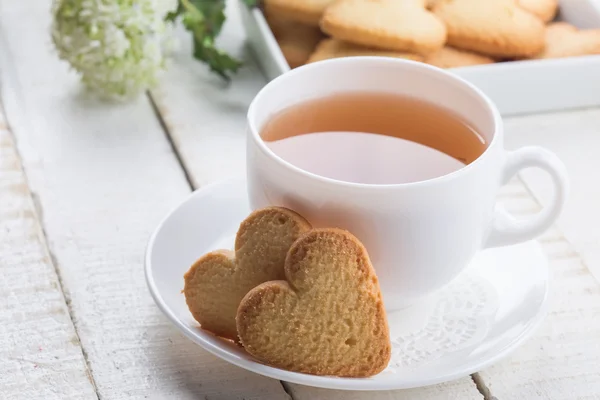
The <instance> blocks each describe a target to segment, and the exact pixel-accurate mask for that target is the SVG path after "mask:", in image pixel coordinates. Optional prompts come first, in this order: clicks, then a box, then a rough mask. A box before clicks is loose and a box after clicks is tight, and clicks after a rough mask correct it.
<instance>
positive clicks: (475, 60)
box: [425, 46, 494, 68]
mask: <svg viewBox="0 0 600 400" xmlns="http://www.w3.org/2000/svg"><path fill="white" fill-rule="evenodd" d="M425 62H426V63H427V64H431V65H435V66H436V67H439V68H457V67H467V66H471V65H482V64H492V63H493V62H494V59H493V58H490V57H488V56H482V55H481V54H477V53H473V52H471V51H466V50H459V49H455V48H453V47H449V46H446V47H444V48H443V49H441V50H440V51H437V52H435V53H433V54H431V55H430V56H428V57H427V58H426V59H425Z"/></svg>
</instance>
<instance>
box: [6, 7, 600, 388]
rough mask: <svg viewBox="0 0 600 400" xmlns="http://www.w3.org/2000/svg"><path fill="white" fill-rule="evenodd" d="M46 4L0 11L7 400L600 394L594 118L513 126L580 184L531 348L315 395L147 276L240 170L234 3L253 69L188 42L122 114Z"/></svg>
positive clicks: (529, 203)
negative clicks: (218, 336)
mask: <svg viewBox="0 0 600 400" xmlns="http://www.w3.org/2000/svg"><path fill="white" fill-rule="evenodd" d="M49 6H50V1H49V0H38V1H35V2H34V1H33V0H29V1H25V0H23V1H17V0H0V74H1V75H0V88H1V92H0V93H1V97H0V104H1V107H0V399H27V400H34V399H44V400H49V399H66V400H68V399H102V400H104V399H107V400H112V399H211V400H213V399H290V398H292V399H297V400H304V399H344V400H346V399H361V400H362V399H365V400H367V399H369V400H371V399H373V400H383V399H398V400H400V399H402V400H405V399H415V400H447V399H460V400H469V399H483V398H485V399H492V398H497V399H498V400H508V399H516V400H533V399H544V400H548V399H568V400H572V399H600V286H599V283H598V280H597V279H598V278H600V207H598V204H600V189H599V187H598V184H597V182H598V179H597V175H598V170H599V168H600V158H599V157H598V156H597V154H598V152H599V151H600V109H591V110H583V111H573V112H565V113H556V114H551V115H536V116H527V117H520V118H511V119H509V120H507V130H508V132H507V136H508V138H507V142H508V147H509V148H510V147H516V146H520V145H524V144H541V145H545V146H547V147H549V148H551V149H553V150H554V151H555V152H557V153H558V154H559V156H561V157H562V158H563V160H564V161H565V162H566V164H567V166H568V168H569V170H570V172H571V178H572V196H571V199H570V202H569V205H568V207H567V210H566V211H565V213H564V215H563V216H562V218H561V220H560V221H559V223H558V227H556V228H553V229H552V230H551V231H550V232H548V233H547V234H546V235H545V236H544V237H543V238H542V242H543V245H544V248H545V250H546V252H547V254H548V256H549V257H550V259H551V268H552V269H553V272H554V277H555V281H554V285H553V303H552V306H551V307H552V309H551V312H550V314H549V316H548V317H547V318H546V320H545V322H544V324H543V326H542V328H541V329H540V330H539V331H538V332H537V334H536V335H535V337H534V338H533V339H531V340H529V341H528V343H526V344H525V345H524V346H522V347H521V348H519V349H518V350H517V351H516V352H515V353H513V354H512V355H511V356H510V357H509V358H508V359H506V360H504V361H502V362H499V363H498V364H497V365H495V366H493V367H491V368H488V369H486V370H484V371H481V372H479V373H477V374H474V375H473V376H472V377H466V378H464V379H461V380H458V381H455V382H451V383H447V384H441V385H436V386H432V387H428V388H422V389H415V390H407V391H393V392H380V393H360V392H338V391H330V390H320V389H313V388H309V387H303V386H299V385H293V384H288V383H285V382H279V381H276V380H272V379H268V378H265V377H261V376H258V375H255V374H252V373H250V372H247V371H245V370H242V369H240V368H237V367H234V366H232V365H229V364H227V363H225V362H223V361H221V360H219V359H217V358H215V357H213V356H211V355H210V354H209V353H207V352H206V351H204V350H202V349H201V348H199V347H198V346H196V345H194V344H192V343H191V342H190V341H188V340H187V339H185V338H184V337H183V336H182V335H181V334H179V333H178V332H177V331H176V330H175V328H173V327H172V326H171V325H170V324H169V323H168V322H167V321H166V319H165V318H164V317H163V316H162V315H161V314H160V312H159V310H158V308H157V307H155V306H154V304H153V302H152V299H151V298H150V295H149V294H148V292H147V290H146V287H145V283H144V277H143V270H142V261H143V252H144V247H145V244H146V240H147V239H148V236H149V234H150V232H151V230H152V229H153V228H154V226H155V225H156V224H157V222H158V221H159V219H160V218H161V217H163V215H164V214H165V213H166V212H167V211H168V210H170V209H171V208H172V207H174V206H175V205H176V204H178V203H179V202H180V201H182V200H183V199H184V198H185V197H186V196H188V195H189V194H190V192H191V191H192V190H193V189H196V188H198V187H201V186H203V185H205V184H206V183H208V182H211V181H215V180H218V179H222V178H225V177H228V176H231V175H237V174H240V173H241V172H242V171H243V166H244V135H245V131H244V124H245V122H244V115H245V111H246V108H247V107H248V104H249V103H250V101H251V99H252V97H253V96H254V95H255V94H256V92H257V91H258V90H259V89H260V87H261V86H262V85H263V84H264V83H265V81H264V78H262V76H261V75H260V73H259V72H258V70H257V69H256V67H255V66H254V64H253V63H252V60H251V59H250V58H249V57H248V56H247V54H246V50H245V49H244V47H243V45H242V43H243V34H242V31H241V28H240V25H239V20H238V19H237V16H236V15H235V13H234V11H235V10H233V9H232V10H230V13H231V16H230V20H229V22H228V26H227V29H226V30H225V32H224V35H223V44H224V46H225V47H226V48H227V49H229V50H231V51H232V52H234V53H236V54H239V55H240V56H241V57H243V58H244V59H246V60H247V66H246V67H245V68H244V69H243V70H242V71H241V72H240V73H239V75H238V76H237V77H236V78H235V80H234V82H233V84H232V85H231V86H229V87H225V86H223V85H222V84H221V83H220V82H219V81H218V80H217V79H216V78H214V77H213V76H211V75H210V74H209V73H208V72H207V71H206V69H205V68H204V66H202V65H200V64H198V63H197V62H196V61H194V60H192V59H191V56H190V51H189V47H188V45H189V41H188V40H187V36H186V35H181V37H182V41H183V43H182V46H181V49H180V51H179V52H178V53H177V54H176V55H175V59H174V61H173V63H172V65H171V68H170V70H169V71H168V73H167V74H166V75H165V77H164V79H163V80H162V83H161V85H160V86H159V88H157V89H156V90H154V91H152V92H151V93H148V94H147V95H146V96H142V97H141V98H140V99H138V100H137V101H134V102H132V103H127V104H118V105H115V104H107V103H102V102H99V101H97V100H95V99H94V98H93V97H90V96H88V95H87V94H86V93H85V92H84V91H82V88H81V86H80V84H79V82H78V77H77V76H76V75H75V74H73V73H72V72H70V71H69V70H68V67H67V65H65V64H64V63H62V62H60V61H59V60H57V58H56V56H55V53H54V50H53V47H52V45H51V42H50V38H49V34H48V29H49V23H50V20H49V18H50V17H49V12H48V10H49ZM549 187H550V185H549V183H548V182H547V181H546V180H545V179H544V177H543V175H539V174H537V173H535V172H531V173H529V171H527V172H526V173H525V174H524V175H523V176H522V177H521V178H520V179H517V180H515V181H514V182H512V183H511V184H510V185H509V186H507V187H506V188H505V190H504V191H503V193H502V195H501V200H503V201H504V202H505V204H506V206H507V207H508V208H509V209H511V210H512V211H513V212H515V213H517V214H523V215H525V214H530V213H533V212H536V210H538V209H539V203H538V201H540V202H542V203H543V202H544V199H547V198H548V196H549V193H548V190H549ZM538 199H539V200H538ZM594 276H595V277H596V278H594Z"/></svg>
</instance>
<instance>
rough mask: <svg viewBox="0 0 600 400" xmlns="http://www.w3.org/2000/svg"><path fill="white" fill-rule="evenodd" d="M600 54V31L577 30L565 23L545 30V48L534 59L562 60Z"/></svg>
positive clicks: (552, 25) (558, 23)
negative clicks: (563, 58)
mask: <svg viewBox="0 0 600 400" xmlns="http://www.w3.org/2000/svg"><path fill="white" fill-rule="evenodd" d="M593 54H600V29H585V30H579V29H577V28H576V27H574V26H573V25H570V24H567V23H566V22H556V23H553V24H550V25H548V28H547V29H546V48H545V49H544V51H543V52H542V53H540V54H538V55H537V56H536V58H562V57H577V56H585V55H593Z"/></svg>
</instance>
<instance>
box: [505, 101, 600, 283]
mask: <svg viewBox="0 0 600 400" xmlns="http://www.w3.org/2000/svg"><path fill="white" fill-rule="evenodd" d="M598 95H599V96H600V94H598ZM506 145H507V147H508V148H516V147H520V146H526V145H543V146H545V147H547V148H549V149H550V150H552V151H554V152H555V153H556V154H557V155H558V156H559V157H560V158H561V159H562V160H563V162H564V163H565V165H566V166H567V169H568V171H569V175H570V179H571V194H570V196H569V200H568V202H567V205H566V209H565V211H564V213H563V214H562V216H561V218H560V219H559V221H558V226H559V227H560V229H561V230H562V231H563V232H564V234H565V237H566V238H567V239H568V240H569V241H570V242H571V243H572V244H573V246H574V247H575V250H576V251H577V252H578V253H580V254H581V256H582V258H583V260H584V262H585V264H586V265H587V267H588V268H589V269H590V271H591V272H592V273H593V274H594V276H595V277H596V279H598V281H600V207H599V206H598V205H599V204H600V185H599V184H598V174H599V170H600V158H599V156H598V151H599V149H600V109H589V110H581V111H576V112H569V113H557V114H545V115H532V116H527V117H519V118H513V119H510V120H509V121H507V124H506ZM523 179H524V180H525V182H526V183H527V185H528V187H529V188H530V189H531V191H532V193H533V194H534V195H535V196H536V198H537V199H538V200H539V201H540V202H541V203H542V204H544V203H545V202H547V201H548V200H549V199H550V198H551V195H552V184H551V183H550V180H549V179H548V177H547V176H546V175H545V174H544V173H543V172H541V171H538V170H527V171H524V172H523Z"/></svg>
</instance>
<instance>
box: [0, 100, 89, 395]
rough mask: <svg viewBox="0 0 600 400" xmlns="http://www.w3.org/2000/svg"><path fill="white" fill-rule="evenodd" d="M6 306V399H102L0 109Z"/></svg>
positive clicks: (1, 328)
mask: <svg viewBox="0 0 600 400" xmlns="http://www.w3.org/2000/svg"><path fill="white" fill-rule="evenodd" d="M0 298H1V299H2V301H0V321H2V323H1V324H0V388H1V389H0V392H1V396H0V397H1V398H2V399H7V400H8V399H25V398H26V399H31V400H35V399H38V400H47V399H95V398H97V396H96V392H95V389H94V384H93V381H92V378H91V376H90V375H89V371H88V369H87V365H86V362H85V360H84V357H83V353H82V351H81V346H80V344H79V338H78V337H77V334H76V332H75V328H74V327H73V322H72V321H71V318H70V316H69V310H68V308H67V303H66V301H65V298H64V296H63V293H62V290H61V287H60V282H59V280H58V276H57V275H56V272H55V270H54V267H53V265H52V262H51V260H50V256H49V254H48V251H47V249H46V244H45V240H44V236H43V233H42V230H41V227H40V224H39V222H38V216H37V214H36V211H35V208H34V205H33V200H32V198H31V193H30V192H29V187H28V186H27V181H26V179H25V175H24V173H23V170H22V169H21V161H20V159H19V157H18V155H17V151H16V149H15V144H14V142H13V139H12V137H11V134H10V132H9V131H8V127H7V124H6V119H5V118H4V115H3V110H2V107H1V104H0ZM58 387H62V389H61V392H60V395H59V393H57V388H58Z"/></svg>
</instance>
